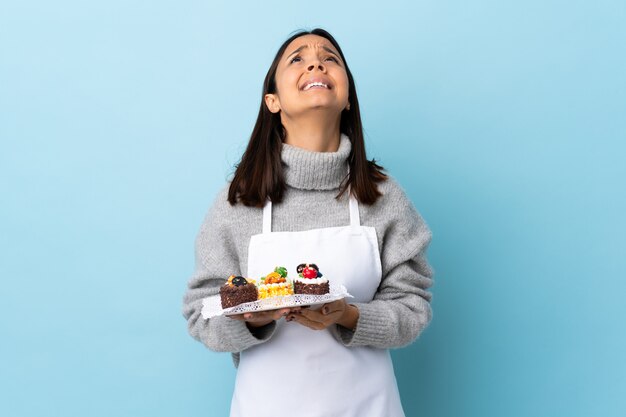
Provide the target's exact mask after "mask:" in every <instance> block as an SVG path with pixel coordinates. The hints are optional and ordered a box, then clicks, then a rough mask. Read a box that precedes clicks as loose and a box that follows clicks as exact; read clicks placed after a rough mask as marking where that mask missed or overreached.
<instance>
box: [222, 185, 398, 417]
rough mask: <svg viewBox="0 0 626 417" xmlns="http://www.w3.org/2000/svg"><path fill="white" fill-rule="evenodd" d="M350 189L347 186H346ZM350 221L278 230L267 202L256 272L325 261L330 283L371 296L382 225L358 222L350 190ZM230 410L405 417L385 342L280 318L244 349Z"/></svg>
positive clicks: (253, 247) (362, 298)
mask: <svg viewBox="0 0 626 417" xmlns="http://www.w3.org/2000/svg"><path fill="white" fill-rule="evenodd" d="M348 191H349V190H348ZM349 207H350V225H349V226H343V227H329V228H321V229H313V230H306V231H302V232H272V231H271V228H272V203H271V202H270V201H268V202H267V203H266V205H265V207H264V208H263V233H261V234H257V235H253V236H252V237H251V238H250V245H249V247H248V274H247V275H246V276H248V277H250V278H254V279H258V278H259V277H261V276H263V275H266V274H268V273H269V272H271V271H273V270H274V268H275V267H276V266H284V267H286V268H287V270H288V272H289V277H292V278H293V277H295V276H296V266H297V265H299V264H301V263H307V262H309V263H310V262H313V263H316V264H317V265H320V267H321V270H322V272H323V273H324V277H326V278H328V280H329V281H330V282H331V283H335V284H343V285H344V286H345V287H346V288H347V290H348V292H349V293H350V294H352V295H353V296H354V298H353V299H351V298H349V299H347V300H346V301H348V302H352V301H356V302H368V301H371V300H372V298H373V297H374V294H375V292H376V290H377V288H378V285H379V284H380V280H381V276H382V272H381V264H380V253H379V251H378V241H377V238H376V230H375V229H374V228H373V227H366V226H361V225H360V220H359V209H358V202H357V200H356V199H355V198H354V197H353V196H352V195H351V194H350V204H349ZM230 416H231V417H287V416H289V417H292V416H296V417H357V416H358V417H365V416H375V417H404V412H403V411H402V405H401V403H400V396H399V393H398V387H397V384H396V378H395V375H394V372H393V366H392V363H391V357H390V355H389V351H388V350H387V349H377V348H372V347H364V346H359V347H346V346H344V345H343V344H341V343H340V342H338V341H337V340H336V339H335V338H334V337H333V336H332V334H331V333H330V331H329V330H328V329H324V330H312V329H309V328H308V327H304V326H302V325H300V324H298V323H296V322H286V321H285V320H279V321H278V322H277V326H276V330H275V332H274V335H273V336H272V338H271V339H270V340H269V341H267V342H265V343H262V344H260V345H256V346H253V347H251V348H249V349H246V350H245V351H243V352H241V356H240V362H239V367H238V369H237V377H236V381H235V391H234V394H233V399H232V403H231V411H230Z"/></svg>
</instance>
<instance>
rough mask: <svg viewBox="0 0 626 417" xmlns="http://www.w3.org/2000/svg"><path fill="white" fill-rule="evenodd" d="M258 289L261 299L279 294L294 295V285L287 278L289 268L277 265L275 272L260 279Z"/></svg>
mask: <svg viewBox="0 0 626 417" xmlns="http://www.w3.org/2000/svg"><path fill="white" fill-rule="evenodd" d="M258 290H259V300H260V299H262V298H269V297H276V296H278V295H293V285H292V283H291V282H290V281H289V279H288V278H287V269H286V268H285V267H282V266H277V267H276V269H274V272H270V273H269V274H267V275H266V276H264V277H262V278H261V279H260V282H259V286H258Z"/></svg>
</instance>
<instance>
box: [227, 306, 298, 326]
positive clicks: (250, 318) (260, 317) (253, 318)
mask: <svg viewBox="0 0 626 417" xmlns="http://www.w3.org/2000/svg"><path fill="white" fill-rule="evenodd" d="M299 310H300V308H299V307H298V308H281V309H278V310H268V311H259V312H256V313H243V314H235V315H233V316H229V317H230V318H231V319H235V320H241V321H245V322H247V324H248V326H250V327H261V326H265V325H266V324H270V323H271V322H272V321H274V320H279V319H280V318H281V317H285V316H286V315H287V314H289V313H291V312H297V311H299Z"/></svg>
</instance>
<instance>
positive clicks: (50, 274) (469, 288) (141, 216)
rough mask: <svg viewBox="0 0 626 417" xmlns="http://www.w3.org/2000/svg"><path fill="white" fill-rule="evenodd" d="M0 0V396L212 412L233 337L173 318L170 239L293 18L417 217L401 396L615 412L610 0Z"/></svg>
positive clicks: (185, 250)
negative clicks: (431, 279)
mask: <svg viewBox="0 0 626 417" xmlns="http://www.w3.org/2000/svg"><path fill="white" fill-rule="evenodd" d="M5 3H7V4H3V5H2V6H1V7H0V140H1V147H0V195H1V200H2V202H1V203H0V257H1V261H0V278H1V280H2V281H1V282H2V290H1V291H0V297H1V302H0V334H1V335H2V336H1V337H2V343H0V375H1V377H0V415H3V416H12V417H20V416H29V417H30V416H63V417H70V416H92V417H99V416H107V417H108V416H133V417H138V416H151V417H155V416H173V415H177V416H178V415H181V416H192V415H193V416H202V415H204V416H209V415H226V413H227V409H228V406H229V403H230V395H231V393H232V388H233V380H234V368H233V367H232V365H231V362H230V357H229V355H227V354H217V353H213V352H210V351H208V350H207V349H205V348H204V347H203V346H202V345H201V344H200V343H198V342H195V341H194V340H193V339H192V338H191V337H190V336H188V335H187V331H186V323H185V321H184V319H183V317H182V314H181V298H182V295H183V293H184V291H185V287H186V282H187V279H188V278H189V276H190V275H191V273H192V271H193V240H194V238H195V235H196V233H197V231H198V228H199V226H200V223H201V221H202V218H203V216H204V213H205V211H206V209H207V208H208V206H209V205H210V203H211V201H212V199H213V197H214V195H215V192H216V191H217V190H218V189H219V188H220V187H221V186H222V185H223V183H224V181H225V179H226V177H227V176H228V175H229V173H230V172H231V167H232V165H233V164H234V163H235V162H237V160H238V158H239V156H240V155H241V152H242V151H243V149H244V146H245V144H246V140H247V139H248V137H249V135H250V132H251V129H252V126H253V124H254V121H255V117H256V114H257V111H258V106H259V104H260V100H261V97H260V95H261V85H262V81H263V77H264V75H265V72H266V71H267V68H268V67H269V65H270V63H271V60H272V58H273V55H274V54H275V52H276V50H277V48H278V47H279V45H280V43H281V42H282V41H283V40H284V39H286V38H287V37H288V36H289V34H290V33H291V32H292V31H294V30H296V29H299V28H314V27H316V26H321V27H323V28H325V29H327V30H329V31H330V32H331V33H332V34H333V35H334V36H335V37H336V38H337V40H338V41H339V43H340V45H341V46H342V48H343V50H344V52H345V54H346V58H347V60H348V63H349V65H350V67H351V70H352V72H353V74H354V76H355V79H356V82H357V91H358V93H359V98H360V103H361V107H362V109H363V110H362V112H363V113H362V117H363V120H364V125H365V132H366V139H367V141H368V152H369V155H370V156H371V157H376V158H377V159H378V160H379V161H380V163H381V164H382V165H384V166H385V167H386V168H387V169H388V170H389V171H390V172H391V173H392V174H393V175H394V176H396V177H397V178H398V179H399V181H400V182H401V183H402V184H403V185H404V186H405V188H406V189H407V192H408V193H409V195H410V197H411V198H412V200H413V202H414V203H415V205H416V207H417V208H418V209H419V210H420V212H421V213H422V215H423V216H424V218H425V219H426V221H427V222H428V224H429V226H430V227H431V229H432V230H433V234H434V238H433V243H432V246H431V248H430V250H429V256H430V260H431V263H432V264H433V267H434V268H435V271H436V277H435V279H436V280H435V285H434V287H433V288H432V289H433V294H434V299H433V307H434V319H433V322H432V324H431V326H430V327H429V328H428V329H427V330H426V332H425V333H423V335H422V336H421V337H420V338H419V340H418V341H417V342H416V343H415V344H413V345H412V346H410V347H408V348H405V349H402V350H398V351H394V352H393V356H394V360H395V364H396V370H397V375H398V380H399V384H400V389H401V393H402V396H403V401H404V404H405V408H406V411H407V416H431V417H439V416H450V417H457V416H464V417H474V416H476V417H485V416H508V417H517V416H533V417H534V416H565V415H567V416H569V417H578V416H603V417H608V416H623V415H625V414H626V400H624V398H625V397H624V396H623V393H624V391H626V376H625V375H626V359H625V358H624V352H626V332H625V331H624V328H625V326H624V323H623V322H624V317H626V306H625V303H624V301H623V300H624V296H623V294H624V293H625V292H626V284H625V281H626V274H625V272H626V256H624V254H625V247H626V245H625V243H626V242H625V241H624V240H625V239H624V236H625V234H626V220H625V216H626V214H625V213H626V195H625V194H626V193H625V192H624V188H625V187H624V180H625V178H626V169H625V166H626V164H624V159H626V158H625V156H626V146H625V145H624V142H625V139H626V47H625V43H624V39H626V29H625V26H624V22H625V21H626V6H625V3H624V2H622V1H617V0H615V1H602V0H599V1H595V2H591V1H589V2H578V1H574V2H572V1H568V2H566V1H539V0H530V1H525V2H521V1H520V2H501V1H488V0H481V1H474V2H465V1H449V0H443V1H442V0H438V1H411V2H409V1H405V2H401V1H393V0H392V1H386V2H384V3H382V4H381V3H379V2H369V3H368V2H363V1H359V2H352V3H334V2H329V1H320V2H316V3H311V2H306V3H301V4H300V3H296V2H274V1H265V2H249V4H245V5H241V4H236V3H235V2H232V3H227V2H199V1H191V2H165V1H154V2H126V1H120V0H109V1H106V2H104V1H103V2H79V1H70V0H62V1H60V2H43V1H20V2H5ZM355 13H358V17H357V16H355ZM288 382H289V381H284V383H288Z"/></svg>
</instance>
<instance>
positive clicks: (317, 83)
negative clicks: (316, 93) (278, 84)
mask: <svg viewBox="0 0 626 417" xmlns="http://www.w3.org/2000/svg"><path fill="white" fill-rule="evenodd" d="M315 85H318V86H320V87H324V88H328V86H327V85H326V84H324V83H320V82H314V83H311V84H308V85H307V86H306V87H304V91H306V90H308V89H309V88H311V87H313V86H315Z"/></svg>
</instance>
